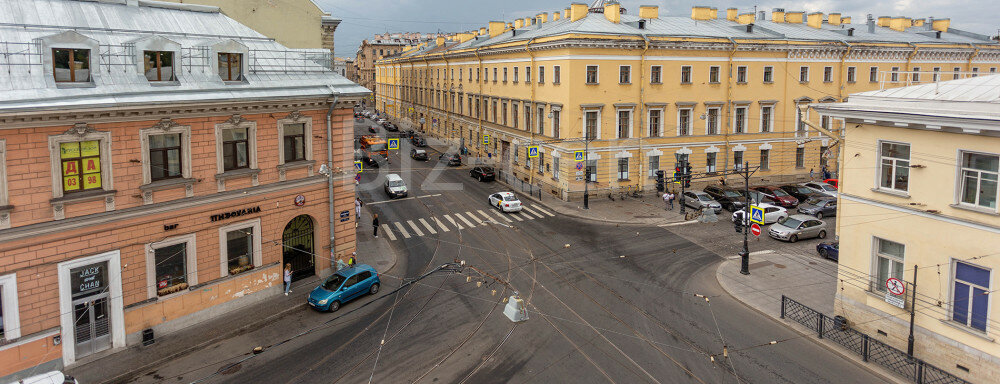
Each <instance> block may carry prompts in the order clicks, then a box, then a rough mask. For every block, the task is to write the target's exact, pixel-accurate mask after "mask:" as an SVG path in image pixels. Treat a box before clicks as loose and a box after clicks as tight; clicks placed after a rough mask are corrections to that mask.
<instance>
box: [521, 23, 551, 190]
mask: <svg viewBox="0 0 1000 384" xmlns="http://www.w3.org/2000/svg"><path fill="white" fill-rule="evenodd" d="M534 41H535V38H534V37H532V38H531V39H529V40H528V42H527V43H526V44H524V51H525V52H527V53H528V56H530V57H531V59H530V61H529V62H528V63H529V64H528V65H530V67H528V71H531V70H532V69H534V68H535V54H534V53H532V52H531V43H532V42H534ZM528 71H525V78H527V74H528V73H529V72H528ZM535 75H536V76H537V75H538V74H537V73H536V74H535ZM528 83H529V84H528V86H529V87H531V92H530V94H529V96H528V100H529V101H528V105H527V108H526V109H527V111H526V112H527V113H528V114H527V115H525V116H531V115H532V114H534V113H535V111H534V110H535V109H537V108H535V82H534V81H531V80H528ZM515 118H516V117H515ZM543 118H544V116H536V117H535V121H532V123H534V124H538V122H539V121H543V120H542V119H543ZM526 125H528V126H526V127H525V128H527V129H528V135H529V136H528V137H530V139H529V140H528V143H529V145H535V128H534V127H532V126H530V124H526ZM542 129H543V130H544V129H545V126H544V125H543V126H542ZM542 135H543V136H544V135H545V133H544V132H542ZM525 148H526V149H525V150H527V147H525ZM524 163H525V164H528V166H529V167H530V164H531V159H525V160H524ZM537 166H538V169H537V170H535V172H539V171H541V170H542V164H541V163H539V164H537ZM534 179H535V177H534V172H532V171H531V170H530V169H529V170H528V184H529V185H531V184H533V183H534V181H535V180H534Z"/></svg>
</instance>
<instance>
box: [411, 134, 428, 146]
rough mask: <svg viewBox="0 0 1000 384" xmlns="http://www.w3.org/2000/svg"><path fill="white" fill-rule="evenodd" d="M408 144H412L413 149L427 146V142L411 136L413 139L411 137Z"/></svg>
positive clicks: (421, 138)
mask: <svg viewBox="0 0 1000 384" xmlns="http://www.w3.org/2000/svg"><path fill="white" fill-rule="evenodd" d="M410 143H411V144H413V146H415V147H426V146H427V140H424V138H423V137H420V136H413V137H411V138H410Z"/></svg>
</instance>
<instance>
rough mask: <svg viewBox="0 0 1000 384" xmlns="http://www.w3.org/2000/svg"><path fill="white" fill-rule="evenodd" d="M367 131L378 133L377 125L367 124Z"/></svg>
mask: <svg viewBox="0 0 1000 384" xmlns="http://www.w3.org/2000/svg"><path fill="white" fill-rule="evenodd" d="M368 132H371V133H378V127H377V126H374V125H369V126H368Z"/></svg>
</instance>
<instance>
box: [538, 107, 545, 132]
mask: <svg viewBox="0 0 1000 384" xmlns="http://www.w3.org/2000/svg"><path fill="white" fill-rule="evenodd" d="M538 134H540V135H544V134H545V107H542V106H539V107H538Z"/></svg>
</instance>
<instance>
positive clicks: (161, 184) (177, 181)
mask: <svg viewBox="0 0 1000 384" xmlns="http://www.w3.org/2000/svg"><path fill="white" fill-rule="evenodd" d="M197 181H198V179H193V178H182V177H175V178H171V179H163V180H156V181H154V182H151V183H149V184H143V185H140V186H139V190H140V191H143V192H146V191H160V190H164V189H171V188H176V187H181V186H187V185H190V184H194V183H196V182H197Z"/></svg>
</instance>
